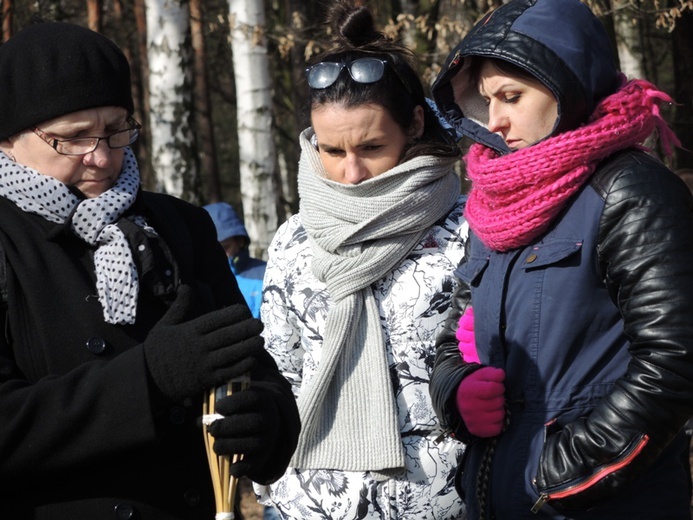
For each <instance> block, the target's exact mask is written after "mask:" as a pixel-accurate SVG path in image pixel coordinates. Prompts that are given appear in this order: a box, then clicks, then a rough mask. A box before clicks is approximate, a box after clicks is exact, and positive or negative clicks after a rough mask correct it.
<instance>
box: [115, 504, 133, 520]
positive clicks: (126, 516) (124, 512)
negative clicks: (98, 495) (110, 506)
mask: <svg viewBox="0 0 693 520" xmlns="http://www.w3.org/2000/svg"><path fill="white" fill-rule="evenodd" d="M115 516H116V518H117V519H118V520H130V519H131V518H134V517H135V508H134V507H133V505H132V504H128V503H127V502H121V503H119V504H117V505H116V506H115Z"/></svg>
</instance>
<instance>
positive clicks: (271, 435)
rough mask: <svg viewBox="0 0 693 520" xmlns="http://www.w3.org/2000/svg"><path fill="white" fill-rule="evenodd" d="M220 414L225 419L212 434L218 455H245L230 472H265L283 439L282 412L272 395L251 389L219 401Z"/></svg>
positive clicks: (258, 389) (210, 428)
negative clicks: (281, 428)
mask: <svg viewBox="0 0 693 520" xmlns="http://www.w3.org/2000/svg"><path fill="white" fill-rule="evenodd" d="M216 412H217V413H220V414H221V415H223V416H224V418H223V419H219V420H217V421H214V422H213V423H212V424H211V425H210V427H209V431H210V433H211V434H212V435H213V436H214V438H215V441H214V451H215V452H216V453H217V454H218V455H233V454H243V456H244V457H243V460H241V461H239V462H236V463H235V464H232V465H231V467H230V469H229V471H230V472H231V474H232V475H234V476H236V477H241V476H244V475H248V476H249V477H250V478H251V480H255V479H253V474H254V473H262V472H264V471H265V470H266V468H264V466H265V465H266V464H267V463H268V462H271V461H270V459H271V457H272V455H273V453H275V450H276V449H277V444H278V443H282V442H283V440H282V439H280V436H281V435H282V432H281V431H280V413H279V410H278V409H277V405H276V404H275V402H274V399H273V398H272V396H270V395H267V394H266V393H265V392H264V391H263V390H262V389H260V388H253V386H252V383H251V386H250V387H249V388H246V389H244V390H241V391H240V392H236V393H234V394H232V395H230V396H228V397H224V398H222V399H220V400H219V401H217V403H216Z"/></svg>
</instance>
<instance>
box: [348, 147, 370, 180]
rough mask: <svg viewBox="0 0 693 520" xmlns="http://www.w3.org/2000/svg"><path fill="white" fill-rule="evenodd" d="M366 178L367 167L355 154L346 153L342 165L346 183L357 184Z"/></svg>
mask: <svg viewBox="0 0 693 520" xmlns="http://www.w3.org/2000/svg"><path fill="white" fill-rule="evenodd" d="M367 178H368V168H367V167H366V165H365V164H364V163H363V160H361V158H360V157H358V156H357V155H356V154H351V153H349V154H347V156H346V158H345V165H344V181H345V182H346V184H358V183H359V182H361V181H364V180H365V179H367Z"/></svg>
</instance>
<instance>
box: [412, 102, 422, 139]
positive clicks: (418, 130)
mask: <svg viewBox="0 0 693 520" xmlns="http://www.w3.org/2000/svg"><path fill="white" fill-rule="evenodd" d="M423 131H424V109H423V107H422V106H421V105H416V106H415V107H414V117H413V118H412V121H411V126H410V127H409V138H410V139H413V140H416V139H418V138H419V137H421V136H422V135H423Z"/></svg>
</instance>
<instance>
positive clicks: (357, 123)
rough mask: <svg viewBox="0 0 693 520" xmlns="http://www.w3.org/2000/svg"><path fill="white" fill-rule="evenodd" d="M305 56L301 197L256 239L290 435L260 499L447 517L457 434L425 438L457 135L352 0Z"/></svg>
mask: <svg viewBox="0 0 693 520" xmlns="http://www.w3.org/2000/svg"><path fill="white" fill-rule="evenodd" d="M328 21H329V24H330V25H331V28H332V32H331V40H330V42H329V44H328V45H329V46H328V48H327V50H326V51H325V52H324V53H323V54H322V55H320V56H318V57H317V58H316V59H315V61H314V62H313V64H312V65H311V66H310V67H309V68H308V69H307V71H306V77H307V83H308V86H309V88H310V120H311V124H312V126H311V127H310V128H307V129H306V130H304V131H303V133H302V134H301V136H300V145H301V159H300V164H299V178H298V182H299V193H300V211H299V213H298V214H297V215H294V216H293V217H291V218H290V219H289V220H288V221H287V222H286V223H285V224H284V225H283V226H282V227H281V228H280V230H279V231H278V232H277V234H276V236H275V237H274V240H273V242H272V244H271V246H270V249H269V262H268V265H267V271H266V274H265V280H264V292H263V303H262V309H261V317H262V320H263V322H264V324H265V331H264V335H265V338H266V340H267V348H268V350H269V351H270V353H271V354H272V355H273V356H274V357H275V359H276V361H277V363H278V365H279V367H280V370H282V372H283V373H284V375H285V376H286V377H287V378H288V379H289V380H290V381H291V382H292V384H293V387H294V391H295V394H296V396H297V399H298V404H299V411H300V412H301V424H302V433H301V436H300V438H299V444H298V448H297V450H296V453H295V456H294V458H293V459H292V461H291V466H292V467H290V468H289V469H288V470H287V472H286V474H285V475H284V476H283V477H282V478H281V479H280V480H279V481H278V482H277V483H276V484H273V485H272V486H271V487H269V488H258V489H257V491H258V493H259V494H260V501H261V502H265V503H268V504H269V503H273V504H274V505H275V506H276V508H277V509H278V510H279V512H280V513H281V515H282V517H283V518H288V519H296V520H298V519H301V520H303V519H306V518H335V519H336V518H340V519H376V518H378V519H380V518H399V519H411V520H414V519H417V520H418V519H424V518H436V519H458V518H464V507H463V505H462V502H461V501H460V500H459V497H456V496H455V493H454V489H453V488H452V485H451V480H450V479H451V473H450V471H451V469H452V468H453V467H454V466H455V461H456V460H457V457H458V456H459V455H460V454H461V451H462V445H461V444H460V443H458V442H457V441H454V440H446V441H445V442H442V443H437V442H436V439H437V437H439V436H440V434H441V430H440V429H439V427H438V422H437V420H436V418H435V415H434V413H433V410H432V408H431V403H430V399H429V395H428V377H429V372H430V369H431V366H432V365H431V363H432V360H433V359H432V356H433V341H434V340H435V336H436V334H437V333H438V332H439V331H440V330H441V325H442V323H443V320H444V319H445V316H446V315H447V313H448V305H449V297H450V292H451V291H452V289H453V285H452V284H451V282H452V278H451V274H452V271H453V270H454V268H455V266H456V265H457V262H458V261H459V260H460V259H461V258H462V251H463V242H464V238H465V236H466V231H467V227H466V224H465V223H464V221H463V219H462V217H461V213H462V208H463V199H461V198H460V195H459V194H460V180H459V176H458V174H457V173H456V171H455V165H456V163H458V161H459V154H460V152H459V150H458V148H457V146H456V142H455V140H454V139H453V138H451V137H450V135H449V134H448V133H447V131H445V130H444V129H443V128H442V127H441V124H440V122H439V121H438V119H437V118H436V117H435V115H434V113H433V112H432V110H431V108H429V106H428V105H427V102H426V98H425V97H424V90H423V86H422V84H421V80H420V79H419V77H418V75H417V74H416V72H415V69H414V68H413V66H412V62H411V61H410V60H411V59H412V56H411V54H410V53H409V52H408V51H407V50H406V49H405V48H403V47H401V46H400V45H397V44H395V43H394V42H392V41H391V40H389V39H388V38H386V37H385V36H384V35H383V34H382V33H380V32H378V31H377V30H376V29H375V27H374V23H373V18H372V15H371V13H370V12H369V11H368V9H366V8H365V7H356V6H353V5H352V4H350V3H349V2H337V3H334V4H332V5H331V7H330V8H329V12H328Z"/></svg>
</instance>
